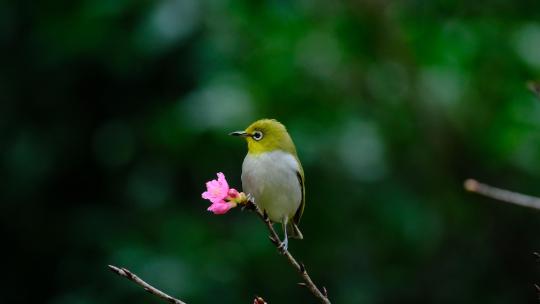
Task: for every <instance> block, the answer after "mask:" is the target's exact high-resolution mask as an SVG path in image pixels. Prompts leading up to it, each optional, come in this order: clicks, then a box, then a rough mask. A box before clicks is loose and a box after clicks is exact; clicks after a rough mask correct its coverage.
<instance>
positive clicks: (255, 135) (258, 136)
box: [251, 131, 263, 141]
mask: <svg viewBox="0 0 540 304" xmlns="http://www.w3.org/2000/svg"><path fill="white" fill-rule="evenodd" d="M251 137H253V139H255V140H256V141H259V140H261V139H262V138H263V134H262V132H261V131H255V132H253V135H252V136H251Z"/></svg>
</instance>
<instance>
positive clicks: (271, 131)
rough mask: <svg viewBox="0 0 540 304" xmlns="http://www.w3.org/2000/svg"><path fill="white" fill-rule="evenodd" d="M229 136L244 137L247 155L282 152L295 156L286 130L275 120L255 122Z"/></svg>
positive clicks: (294, 149) (294, 150)
mask: <svg viewBox="0 0 540 304" xmlns="http://www.w3.org/2000/svg"><path fill="white" fill-rule="evenodd" d="M229 135H233V136H241V137H244V138H245V139H246V141H247V143H248V153H252V154H260V153H265V152H271V151H274V150H283V151H285V152H288V153H291V154H295V155H296V148H295V147H294V143H293V141H292V139H291V137H290V136H289V133H288V132H287V129H286V128H285V126H284V125H283V124H281V123H280V122H279V121H277V120H275V119H261V120H257V121H256V122H254V123H252V124H251V125H250V126H249V127H247V128H246V129H245V130H244V131H236V132H232V133H230V134H229Z"/></svg>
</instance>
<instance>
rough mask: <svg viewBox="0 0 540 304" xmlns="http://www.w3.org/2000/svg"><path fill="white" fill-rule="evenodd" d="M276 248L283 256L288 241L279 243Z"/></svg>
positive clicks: (287, 246)
mask: <svg viewBox="0 0 540 304" xmlns="http://www.w3.org/2000/svg"><path fill="white" fill-rule="evenodd" d="M277 248H278V250H279V252H281V253H282V254H285V252H286V251H287V249H288V248H289V240H285V241H283V242H281V243H279V245H278V247H277Z"/></svg>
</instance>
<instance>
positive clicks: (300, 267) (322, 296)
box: [247, 201, 330, 304]
mask: <svg viewBox="0 0 540 304" xmlns="http://www.w3.org/2000/svg"><path fill="white" fill-rule="evenodd" d="M247 208H248V209H251V210H254V211H255V212H256V213H257V215H258V216H259V218H260V219H261V220H262V221H263V222H264V223H265V225H266V228H268V231H269V232H270V240H271V241H272V243H273V244H274V245H275V246H276V248H277V249H278V250H279V251H280V252H281V253H282V254H283V255H284V256H285V257H286V258H287V261H289V264H291V265H292V266H293V267H294V269H295V270H296V272H298V274H300V276H301V277H302V280H303V281H304V283H299V284H300V285H301V286H305V287H306V288H307V289H309V291H310V292H311V293H312V294H313V295H314V296H315V297H316V298H317V299H318V300H319V301H320V302H321V303H324V304H330V300H329V299H328V296H327V295H326V289H323V290H324V293H323V292H321V291H320V290H319V288H318V287H317V286H316V285H315V283H313V281H312V280H311V277H310V276H309V274H308V272H307V270H306V267H305V266H304V264H302V263H299V262H297V261H296V259H295V258H294V257H293V256H292V254H291V253H290V252H289V251H288V250H287V249H285V248H283V247H281V240H280V238H279V236H278V234H277V233H276V230H274V226H273V225H272V222H271V221H270V219H269V218H268V215H267V214H266V213H263V212H261V210H260V209H259V208H258V207H257V205H255V204H254V203H253V202H251V201H249V202H248V206H247Z"/></svg>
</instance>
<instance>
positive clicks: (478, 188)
mask: <svg viewBox="0 0 540 304" xmlns="http://www.w3.org/2000/svg"><path fill="white" fill-rule="evenodd" d="M464 187H465V189H466V190H467V191H470V192H474V193H478V194H481V195H484V196H487V197H490V198H493V199H496V200H499V201H502V202H507V203H511V204H515V205H519V206H523V207H529V208H533V209H540V198H538V197H534V196H529V195H525V194H521V193H517V192H512V191H509V190H505V189H501V188H497V187H493V186H490V185H486V184H482V183H480V182H478V181H476V180H474V179H468V180H466V181H465V183H464Z"/></svg>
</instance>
